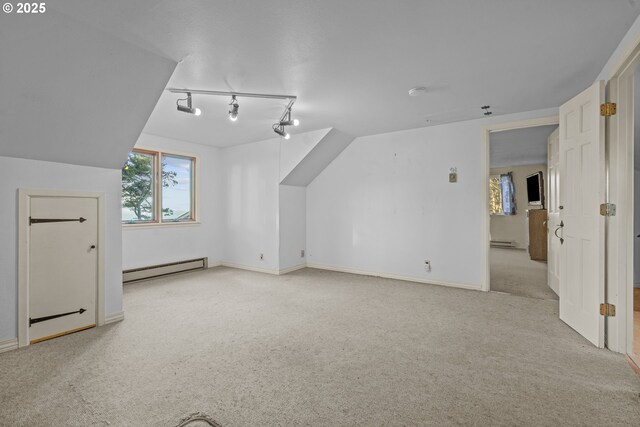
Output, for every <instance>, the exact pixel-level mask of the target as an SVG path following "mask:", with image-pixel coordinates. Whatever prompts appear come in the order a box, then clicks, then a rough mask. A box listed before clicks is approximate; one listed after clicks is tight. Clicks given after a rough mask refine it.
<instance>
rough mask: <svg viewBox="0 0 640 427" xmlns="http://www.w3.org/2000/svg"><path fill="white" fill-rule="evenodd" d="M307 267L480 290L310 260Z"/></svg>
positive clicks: (472, 286) (465, 284)
mask: <svg viewBox="0 0 640 427" xmlns="http://www.w3.org/2000/svg"><path fill="white" fill-rule="evenodd" d="M307 267H309V268H317V269H318V270H328V271H337V272H340V273H350V274H358V275H360V276H374V277H383V278H385V279H394V280H402V281H403V282H415V283H425V284H427V285H436V286H446V287H449V288H460V289H468V290H473V291H480V290H482V287H481V286H480V285H470V284H467V283H454V282H445V281H441V280H430V279H424V278H422V277H413V276H401V275H399V274H393V273H384V272H379V271H366V270H356V269H353V268H344V267H337V266H334V265H325V264H316V263H312V262H308V263H307Z"/></svg>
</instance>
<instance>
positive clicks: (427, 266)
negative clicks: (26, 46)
mask: <svg viewBox="0 0 640 427" xmlns="http://www.w3.org/2000/svg"><path fill="white" fill-rule="evenodd" d="M424 269H425V271H427V272H430V271H431V261H429V260H428V259H425V260H424Z"/></svg>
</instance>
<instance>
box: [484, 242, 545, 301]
mask: <svg viewBox="0 0 640 427" xmlns="http://www.w3.org/2000/svg"><path fill="white" fill-rule="evenodd" d="M490 257H491V290H492V291H498V292H506V293H509V294H513V295H519V296H522V297H529V298H539V299H552V300H557V299H558V296H557V295H556V294H555V292H553V291H552V290H551V288H549V286H547V263H546V262H541V261H531V259H530V258H529V255H528V254H527V252H526V251H525V250H522V249H502V248H491V252H490Z"/></svg>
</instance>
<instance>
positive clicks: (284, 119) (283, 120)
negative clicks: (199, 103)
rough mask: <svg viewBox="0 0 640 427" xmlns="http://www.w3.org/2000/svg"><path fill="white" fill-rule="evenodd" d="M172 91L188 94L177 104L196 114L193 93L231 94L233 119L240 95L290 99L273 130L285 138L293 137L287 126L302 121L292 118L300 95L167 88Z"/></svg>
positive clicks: (197, 111) (236, 116)
mask: <svg viewBox="0 0 640 427" xmlns="http://www.w3.org/2000/svg"><path fill="white" fill-rule="evenodd" d="M165 90H166V91H168V92H171V93H183V94H186V95H187V97H186V98H184V99H178V101H177V102H176V105H177V106H178V111H182V112H185V113H190V114H195V115H196V116H199V115H200V114H201V111H200V109H199V108H193V106H192V105H191V94H192V93H195V94H197V95H215V96H229V95H231V102H230V103H229V106H230V107H231V108H230V110H229V119H230V120H231V121H234V122H235V121H236V120H238V109H239V108H240V106H239V105H238V99H237V98H238V97H246V98H263V99H284V100H287V101H289V102H288V103H287V105H286V106H285V107H284V113H283V114H282V116H280V120H278V122H276V123H275V124H274V125H273V131H274V132H275V133H277V134H278V135H280V136H281V137H283V138H284V139H289V138H291V135H289V133H288V132H287V131H285V126H298V125H300V121H299V120H298V119H291V107H293V104H294V103H295V102H296V99H298V97H296V96H293V95H272V94H267V93H246V92H223V91H219V90H199V89H186V88H184V89H180V88H167V89H165ZM180 101H187V103H186V105H184V104H180Z"/></svg>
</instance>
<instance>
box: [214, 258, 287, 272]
mask: <svg viewBox="0 0 640 427" xmlns="http://www.w3.org/2000/svg"><path fill="white" fill-rule="evenodd" d="M220 265H222V266H223V267H230V268H237V269H239V270H247V271H255V272H257V273H267V274H275V275H276V276H277V275H278V274H280V272H279V271H278V270H272V269H270V268H260V267H253V266H250V265H244V264H236V263H234V262H227V261H222V262H220Z"/></svg>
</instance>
